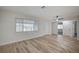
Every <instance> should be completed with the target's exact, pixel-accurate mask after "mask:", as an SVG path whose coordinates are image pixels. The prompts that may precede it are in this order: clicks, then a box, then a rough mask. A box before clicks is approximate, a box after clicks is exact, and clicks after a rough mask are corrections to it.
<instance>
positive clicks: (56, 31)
mask: <svg viewBox="0 0 79 59" xmlns="http://www.w3.org/2000/svg"><path fill="white" fill-rule="evenodd" d="M57 33H58V29H57V22H52V34H56V35H57Z"/></svg>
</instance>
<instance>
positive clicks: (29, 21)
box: [0, 6, 79, 53]
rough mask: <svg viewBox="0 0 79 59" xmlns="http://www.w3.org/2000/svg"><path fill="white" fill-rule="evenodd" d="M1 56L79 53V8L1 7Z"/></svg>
mask: <svg viewBox="0 0 79 59" xmlns="http://www.w3.org/2000/svg"><path fill="white" fill-rule="evenodd" d="M0 53H79V6H0Z"/></svg>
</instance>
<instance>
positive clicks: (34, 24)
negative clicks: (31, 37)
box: [16, 18, 38, 32]
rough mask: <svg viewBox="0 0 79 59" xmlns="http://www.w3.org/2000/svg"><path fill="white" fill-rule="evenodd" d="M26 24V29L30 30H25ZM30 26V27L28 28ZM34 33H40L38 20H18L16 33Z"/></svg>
mask: <svg viewBox="0 0 79 59" xmlns="http://www.w3.org/2000/svg"><path fill="white" fill-rule="evenodd" d="M24 24H26V28H28V30H27V29H26V30H24V28H25V26H24ZM27 24H28V25H27ZM28 26H30V27H28ZM31 26H32V27H31ZM33 31H38V24H37V21H36V20H27V19H25V18H16V32H33Z"/></svg>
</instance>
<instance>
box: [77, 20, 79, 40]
mask: <svg viewBox="0 0 79 59" xmlns="http://www.w3.org/2000/svg"><path fill="white" fill-rule="evenodd" d="M77 38H78V40H79V21H77Z"/></svg>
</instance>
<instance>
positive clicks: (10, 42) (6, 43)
mask: <svg viewBox="0 0 79 59" xmlns="http://www.w3.org/2000/svg"><path fill="white" fill-rule="evenodd" d="M45 35H48V34H43V35H38V36H34V37H32V38H29V39H26V38H24V39H22V40H21V39H20V40H17V41H9V42H5V43H2V44H0V46H4V45H8V44H12V43H16V42H20V41H24V40H30V39H34V38H38V37H41V36H45Z"/></svg>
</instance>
